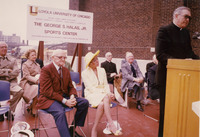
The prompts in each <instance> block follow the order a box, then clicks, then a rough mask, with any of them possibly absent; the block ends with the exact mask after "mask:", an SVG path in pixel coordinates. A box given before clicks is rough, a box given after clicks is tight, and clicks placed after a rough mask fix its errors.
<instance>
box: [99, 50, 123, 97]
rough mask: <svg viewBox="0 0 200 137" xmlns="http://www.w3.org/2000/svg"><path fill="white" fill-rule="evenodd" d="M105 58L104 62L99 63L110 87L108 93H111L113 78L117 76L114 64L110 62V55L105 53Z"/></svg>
mask: <svg viewBox="0 0 200 137" xmlns="http://www.w3.org/2000/svg"><path fill="white" fill-rule="evenodd" d="M105 57H106V61H105V62H102V63H101V67H102V68H104V69H105V71H106V75H107V80H108V84H109V86H110V91H111V92H112V93H113V88H114V87H113V83H114V78H115V77H119V76H118V75H117V68H116V64H115V63H113V62H111V61H112V53H111V52H107V53H106V54H105Z"/></svg>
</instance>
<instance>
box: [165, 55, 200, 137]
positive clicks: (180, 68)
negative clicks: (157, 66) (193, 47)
mask: <svg viewBox="0 0 200 137" xmlns="http://www.w3.org/2000/svg"><path fill="white" fill-rule="evenodd" d="M199 85H200V60H181V59H169V60H168V65H167V86H166V102H165V122H164V137H198V136H199V117H198V116H197V115H196V114H195V113H194V112H193V111H192V102H195V101H199V100H200V88H199V87H200V86H199ZM199 107H200V106H199Z"/></svg>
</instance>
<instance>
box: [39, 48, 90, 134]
mask: <svg viewBox="0 0 200 137" xmlns="http://www.w3.org/2000/svg"><path fill="white" fill-rule="evenodd" d="M65 59H66V53H65V51H63V50H59V49H58V50H55V51H53V54H52V60H53V62H52V63H51V64H49V65H46V66H44V67H43V68H42V70H41V73H40V95H39V98H38V104H37V106H38V108H40V109H44V110H45V111H47V112H48V113H50V114H51V115H52V116H53V117H54V119H55V123H56V126H57V128H58V131H59V133H60V136H61V137H70V136H71V137H72V136H74V135H73V128H70V129H69V128H68V123H67V118H66V116H65V109H64V108H65V107H69V108H71V107H76V109H77V111H76V114H75V127H76V126H84V122H85V118H86V115H87V111H88V106H89V103H88V101H87V100H86V99H84V98H79V97H77V92H76V89H75V88H74V86H73V85H72V80H71V77H70V72H69V70H68V69H67V68H66V67H64V65H65ZM79 136H80V135H79V134H78V133H77V132H75V137H79Z"/></svg>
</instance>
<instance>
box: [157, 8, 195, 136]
mask: <svg viewBox="0 0 200 137" xmlns="http://www.w3.org/2000/svg"><path fill="white" fill-rule="evenodd" d="M190 19H191V12H190V9H189V8H187V7H184V6H182V7H179V8H177V9H176V10H175V11H174V13H173V22H172V23H171V24H169V25H167V26H164V27H161V28H160V29H159V31H158V34H157V38H156V57H157V59H158V69H157V72H156V75H157V76H156V81H157V84H158V86H159V91H160V123H159V135H158V136H159V137H162V136H163V126H164V110H165V90H166V71H167V69H166V65H167V60H168V59H169V58H176V59H186V58H192V59H198V58H199V57H198V56H196V55H195V54H194V52H193V51H192V47H191V41H190V34H189V32H188V30H187V29H185V28H186V27H187V26H188V24H189V22H190Z"/></svg>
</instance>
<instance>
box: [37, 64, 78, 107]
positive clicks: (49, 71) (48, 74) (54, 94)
mask: <svg viewBox="0 0 200 137" xmlns="http://www.w3.org/2000/svg"><path fill="white" fill-rule="evenodd" d="M62 74H63V89H64V92H63V91H62V90H61V84H60V80H61V78H60V76H59V74H58V71H57V70H56V67H55V66H54V64H53V63H51V64H49V65H47V66H44V67H43V68H42V70H41V73H40V95H39V98H38V105H37V107H38V108H40V109H46V108H49V107H50V106H51V104H52V103H53V102H54V101H55V100H56V101H58V102H62V100H63V94H64V93H65V94H66V96H68V97H69V96H70V95H72V94H74V95H76V96H77V92H76V89H75V88H74V86H73V85H72V80H71V77H70V72H69V70H68V69H67V68H65V67H63V68H62Z"/></svg>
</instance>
